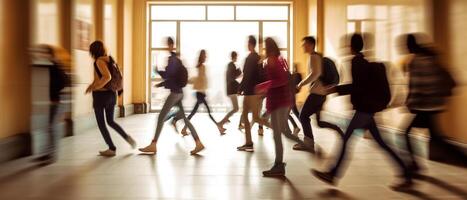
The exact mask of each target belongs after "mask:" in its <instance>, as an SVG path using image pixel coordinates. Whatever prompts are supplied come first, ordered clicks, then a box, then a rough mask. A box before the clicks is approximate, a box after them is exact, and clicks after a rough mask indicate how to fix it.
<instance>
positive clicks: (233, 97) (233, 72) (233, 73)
mask: <svg viewBox="0 0 467 200" xmlns="http://www.w3.org/2000/svg"><path fill="white" fill-rule="evenodd" d="M230 57H231V61H230V63H229V64H228V65H227V71H226V73H225V77H226V83H225V85H226V91H227V96H228V97H229V99H230V102H231V103H232V110H230V111H229V112H228V113H227V114H226V115H225V117H224V118H223V119H222V120H221V121H220V122H219V124H220V126H221V127H223V125H224V124H225V123H227V122H229V121H230V120H229V119H230V117H231V116H232V115H233V114H235V113H236V112H238V110H239V106H238V96H237V95H238V88H239V85H240V83H238V81H237V78H238V77H240V76H241V75H242V71H241V70H240V69H239V68H237V66H236V65H235V62H237V58H238V54H237V52H235V51H232V53H231V55H230ZM240 124H241V120H239V125H238V126H239V127H240Z"/></svg>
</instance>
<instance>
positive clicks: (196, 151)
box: [190, 142, 204, 155]
mask: <svg viewBox="0 0 467 200" xmlns="http://www.w3.org/2000/svg"><path fill="white" fill-rule="evenodd" d="M203 149H204V145H203V144H201V142H199V143H198V142H197V143H196V147H195V149H193V151H191V152H190V154H191V155H195V154H198V153H199V152H200V151H202V150H203Z"/></svg>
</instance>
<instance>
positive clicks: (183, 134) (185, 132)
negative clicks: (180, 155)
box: [180, 127, 188, 137]
mask: <svg viewBox="0 0 467 200" xmlns="http://www.w3.org/2000/svg"><path fill="white" fill-rule="evenodd" d="M180 133H181V134H182V136H183V137H185V136H187V135H188V132H187V131H186V128H185V127H183V129H182V131H181V132H180Z"/></svg>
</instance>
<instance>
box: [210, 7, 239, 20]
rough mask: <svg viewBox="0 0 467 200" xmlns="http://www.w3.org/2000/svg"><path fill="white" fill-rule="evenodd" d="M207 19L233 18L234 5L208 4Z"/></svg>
mask: <svg viewBox="0 0 467 200" xmlns="http://www.w3.org/2000/svg"><path fill="white" fill-rule="evenodd" d="M208 20H234V7H233V6H208Z"/></svg>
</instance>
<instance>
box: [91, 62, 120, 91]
mask: <svg viewBox="0 0 467 200" xmlns="http://www.w3.org/2000/svg"><path fill="white" fill-rule="evenodd" d="M109 58H110V60H109V62H108V63H107V68H108V69H109V72H110V75H111V76H112V79H110V81H109V82H108V83H107V84H105V86H104V88H105V89H108V90H111V91H115V92H120V91H122V90H123V76H122V73H121V72H120V68H119V67H118V65H117V63H116V62H115V60H114V59H113V58H112V57H109ZM94 67H95V68H96V72H97V74H98V75H99V77H102V73H101V72H100V71H99V68H98V67H97V64H96V63H94Z"/></svg>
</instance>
